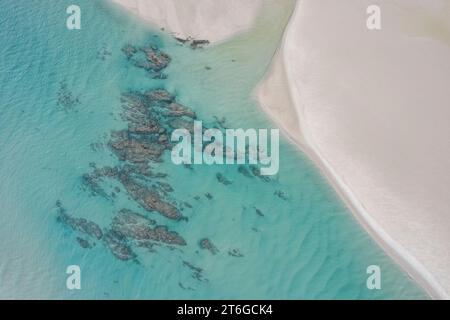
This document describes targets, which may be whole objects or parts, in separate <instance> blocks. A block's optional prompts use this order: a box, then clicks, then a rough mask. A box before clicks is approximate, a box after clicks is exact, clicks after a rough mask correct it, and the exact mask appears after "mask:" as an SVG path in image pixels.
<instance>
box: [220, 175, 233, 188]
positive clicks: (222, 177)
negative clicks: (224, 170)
mask: <svg viewBox="0 0 450 320" xmlns="http://www.w3.org/2000/svg"><path fill="white" fill-rule="evenodd" d="M216 178H217V181H219V182H220V183H221V184H223V185H226V186H228V185H230V184H232V183H233V182H231V181H230V180H228V179H227V178H226V177H225V176H224V175H223V174H221V173H220V172H219V173H217V174H216Z"/></svg>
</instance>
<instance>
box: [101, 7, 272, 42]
mask: <svg viewBox="0 0 450 320" xmlns="http://www.w3.org/2000/svg"><path fill="white" fill-rule="evenodd" d="M110 1H112V2H113V3H116V4H117V5H121V6H122V7H124V8H125V9H127V10H128V11H129V12H131V13H133V14H134V15H136V16H137V17H139V18H141V19H142V20H144V21H146V22H148V23H150V24H152V25H154V26H156V27H158V28H164V29H166V30H168V31H169V32H171V33H172V34H173V35H174V36H176V37H180V38H183V39H185V38H187V37H193V38H195V39H198V40H209V41H210V42H214V43H217V42H221V41H224V40H226V39H227V38H229V37H231V36H234V35H236V33H238V32H240V31H245V30H247V29H249V28H250V27H251V26H252V25H253V22H254V20H255V17H256V16H257V14H258V12H259V9H260V8H261V6H262V4H263V2H264V0H245V1H242V0H227V1H215V0H181V1H180V0H163V1H161V0H110Z"/></svg>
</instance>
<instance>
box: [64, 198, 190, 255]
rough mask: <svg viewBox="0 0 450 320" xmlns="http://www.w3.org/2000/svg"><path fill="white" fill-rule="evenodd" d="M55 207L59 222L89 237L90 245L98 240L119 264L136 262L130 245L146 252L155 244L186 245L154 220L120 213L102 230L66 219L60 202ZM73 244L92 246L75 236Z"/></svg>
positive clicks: (177, 236) (137, 214) (90, 223)
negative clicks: (127, 261) (146, 249)
mask: <svg viewBox="0 0 450 320" xmlns="http://www.w3.org/2000/svg"><path fill="white" fill-rule="evenodd" d="M56 206H57V209H58V221H59V222H61V223H63V224H64V225H66V226H67V227H70V228H71V229H72V230H74V231H77V232H79V233H80V234H82V235H84V236H88V237H90V238H91V239H93V241H95V240H101V241H102V242H103V243H104V244H105V245H106V247H108V248H109V249H110V251H111V253H112V254H113V255H114V256H115V257H116V258H118V259H120V260H136V259H137V256H136V254H135V253H134V252H133V250H132V245H136V246H139V247H146V248H149V249H151V248H152V247H153V246H154V245H158V244H167V245H170V246H185V245H186V241H185V240H184V239H183V238H182V237H181V236H180V235H179V234H178V233H176V232H174V231H170V230H169V229H168V228H167V227H166V226H161V225H156V221H155V220H153V219H150V218H148V217H146V216H144V215H142V214H139V213H136V212H133V211H131V210H128V209H122V210H120V212H119V214H118V215H117V216H116V217H114V219H113V220H112V223H111V226H110V227H109V228H107V229H104V230H102V229H101V227H100V226H99V225H98V224H96V223H94V222H92V221H89V220H87V219H85V218H76V217H73V216H71V215H69V214H68V213H67V212H66V210H65V208H63V207H62V205H61V202H60V201H58V202H57V203H56ZM76 240H77V242H78V243H79V244H80V246H81V247H82V248H85V249H88V248H92V246H93V245H94V244H95V243H94V244H92V243H91V242H90V241H89V240H86V239H85V238H82V237H80V236H77V237H76ZM136 261H137V260H136Z"/></svg>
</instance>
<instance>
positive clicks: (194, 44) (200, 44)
mask: <svg viewBox="0 0 450 320" xmlns="http://www.w3.org/2000/svg"><path fill="white" fill-rule="evenodd" d="M175 40H177V41H178V43H180V44H183V45H189V46H190V47H191V48H192V49H194V50H195V49H201V48H204V47H205V46H207V45H209V43H210V42H209V40H196V39H194V38H192V37H187V38H180V37H175Z"/></svg>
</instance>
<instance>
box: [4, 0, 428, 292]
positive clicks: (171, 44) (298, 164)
mask: <svg viewBox="0 0 450 320" xmlns="http://www.w3.org/2000/svg"><path fill="white" fill-rule="evenodd" d="M70 4H72V2H71V1H62V0H58V1H55V0H52V1H37V0H34V1H32V0H27V1H24V0H22V1H16V0H2V2H1V10H0V39H1V43H2V45H1V47H0V57H1V60H0V83H1V87H0V112H1V113H0V114H1V116H0V138H1V139H0V181H1V183H0V202H1V206H0V217H1V222H2V223H1V224H0V240H1V241H0V298H52V299H59V298H72V299H81V298H125V299H130V298H161V299H162V298H169V299H175V298H196V299H201V298H207V299H209V298H239V299H243V298H272V299H282V298H289V299H298V298H306V299H313V298H327V299H332V298H345V299H366V298H367V299H393V298H405V299H415V298H424V297H426V295H425V293H424V292H423V291H422V290H421V289H420V288H418V287H417V286H416V284H415V283H414V282H413V281H412V280H411V279H409V278H408V277H407V276H406V275H405V274H404V273H402V271H401V270H400V269H399V268H398V267H397V266H396V265H395V264H394V263H393V262H392V261H391V259H390V258H389V257H387V256H386V255H385V254H384V253H383V251H382V250H381V249H380V248H379V247H378V246H377V245H376V244H375V243H374V242H373V241H372V240H371V239H370V238H369V236H368V235H367V234H366V233H365V232H364V231H363V230H362V228H361V227H360V226H359V225H358V224H357V222H356V221H355V220H354V218H353V217H352V215H351V214H350V212H349V211H348V210H347V209H346V208H345V206H344V205H343V203H342V202H341V200H340V199H339V198H338V197H337V195H336V194H335V192H334V191H333V190H332V189H331V187H330V186H329V185H328V184H327V182H326V181H325V179H324V178H323V177H321V176H320V174H319V173H318V170H317V169H316V168H315V167H314V166H313V164H312V163H310V161H309V160H308V159H307V158H306V157H305V156H304V155H303V154H301V153H300V152H299V151H298V150H297V149H295V148H294V147H293V146H291V145H290V144H289V143H287V142H286V141H282V142H281V147H280V148H281V149H280V172H279V174H278V175H277V176H275V177H272V178H271V181H269V182H264V181H262V180H261V179H259V178H258V177H254V176H253V177H250V178H249V177H246V176H244V175H243V174H241V173H239V171H238V168H237V166H211V167H209V166H196V167H194V168H193V169H192V170H190V169H187V168H185V167H177V166H175V165H173V164H172V163H171V162H170V161H169V156H168V154H167V153H166V154H164V156H163V159H164V161H163V162H161V163H152V167H153V168H154V169H155V170H156V171H158V172H162V173H166V174H168V176H167V178H165V182H167V183H170V185H171V186H172V187H173V189H174V190H173V192H171V194H170V197H169V199H170V200H171V201H172V203H176V205H177V206H178V207H179V208H180V210H182V214H183V215H184V216H185V217H186V218H188V219H186V220H181V221H171V220H169V219H166V218H164V217H162V216H161V215H158V214H157V213H154V212H146V211H145V210H144V209H143V208H141V207H140V206H139V205H138V204H137V202H136V201H134V200H133V199H131V198H130V197H129V196H127V195H126V191H125V190H123V188H122V190H121V192H120V193H118V194H117V196H116V197H115V198H112V197H104V196H99V195H93V194H92V192H89V190H87V189H86V187H85V185H84V184H83V180H82V177H83V175H84V174H86V173H90V172H92V166H93V164H95V166H96V167H103V166H116V165H120V161H119V160H118V158H117V157H116V156H115V155H114V154H113V153H112V152H111V150H110V148H109V147H108V141H109V140H110V137H111V133H112V132H113V131H114V130H122V129H124V128H126V123H125V121H124V120H123V119H122V118H121V113H122V112H123V110H122V106H121V100H120V99H121V94H122V93H123V92H128V91H134V90H140V91H145V90H148V89H152V88H165V89H166V90H168V91H169V92H171V93H173V94H176V99H177V101H178V102H180V103H182V104H183V105H186V106H189V107H190V108H192V109H193V110H195V112H196V113H197V116H198V118H199V119H202V120H204V121H206V122H209V123H214V121H216V120H215V119H216V118H215V117H217V118H219V119H221V118H226V126H227V127H230V128H239V127H244V128H270V127H271V123H270V122H269V121H268V119H267V118H266V116H265V115H263V114H262V113H261V111H260V109H259V107H258V105H257V104H256V102H255V101H254V100H253V98H252V95H251V94H252V91H253V89H254V87H255V86H256V85H257V83H258V81H259V80H260V79H261V78H262V77H263V75H264V72H265V70H266V69H267V67H268V65H269V63H270V59H271V57H272V55H273V53H274V51H275V49H276V46H277V43H278V41H279V39H280V37H281V33H282V29H283V27H284V25H285V23H286V22H287V19H288V17H289V14H290V12H291V10H292V6H293V2H292V1H288V0H287V1H272V2H269V3H268V5H267V7H266V8H265V9H264V10H263V12H262V13H261V16H260V18H259V20H258V21H257V23H256V26H255V27H254V29H252V30H251V31H249V32H248V33H245V34H242V35H239V36H237V37H235V38H234V39H231V40H230V41H227V42H225V43H222V44H219V45H217V46H211V47H209V48H207V49H200V50H192V49H190V48H189V47H187V46H180V45H179V44H177V43H176V41H175V40H173V39H172V38H171V37H170V36H169V35H167V34H166V33H164V32H161V31H160V30H154V29H151V28H149V27H147V26H145V25H143V24H141V23H140V22H138V21H136V20H134V19H132V18H131V17H129V16H127V15H125V14H123V13H121V12H119V10H118V9H117V8H115V7H112V6H110V5H109V4H107V3H106V2H104V1H87V0H79V1H77V4H78V5H79V6H80V7H81V10H82V30H74V31H69V30H67V29H66V27H65V22H66V17H67V15H66V13H65V9H66V7H67V6H68V5H70ZM148 43H152V44H154V45H157V46H158V47H159V48H160V49H161V50H163V51H164V52H166V53H168V54H169V55H170V56H171V58H172V61H171V63H170V65H169V67H168V68H167V69H165V70H164V74H165V75H167V79H151V77H149V75H148V74H147V73H146V72H145V71H144V70H142V69H139V68H136V67H135V66H133V65H132V64H130V62H129V61H127V59H126V58H125V56H124V54H123V53H122V51H121V49H122V48H123V46H124V45H126V44H134V45H136V46H140V45H142V46H143V45H146V44H148ZM217 173H221V174H222V175H223V176H225V177H226V178H227V179H228V180H229V181H231V182H232V184H231V185H224V184H222V183H219V182H218V179H217V178H216V175H217ZM111 183H116V182H111ZM115 186H117V187H118V188H121V186H120V184H117V183H116V184H115ZM280 191H281V192H282V197H279V196H277V193H279V192H280ZM208 193H209V194H210V195H211V196H212V199H208V197H206V196H205V194H208ZM57 201H60V202H61V203H62V205H63V206H64V208H65V210H66V211H67V213H69V214H70V215H71V216H73V217H83V218H86V219H89V220H91V221H93V222H95V223H96V224H98V225H99V226H100V227H101V228H102V229H106V228H108V226H109V225H110V224H111V221H112V220H113V218H114V217H115V216H116V215H117V213H118V211H119V210H120V209H122V208H128V209H131V210H134V211H136V212H139V213H141V214H144V215H147V216H148V217H150V218H152V219H155V220H156V221H157V223H158V224H162V225H166V226H168V227H169V228H170V229H171V230H173V231H176V232H177V233H178V234H179V235H181V236H182V237H183V238H184V239H185V241H186V242H187V245H186V246H182V247H175V246H164V245H160V246H156V247H155V249H154V250H153V251H149V250H145V249H144V248H137V247H133V250H134V252H135V254H136V257H137V258H136V259H135V260H134V261H131V260H130V261H122V260H120V259H117V258H116V257H115V256H114V255H113V254H112V253H111V251H110V250H109V249H108V247H107V246H106V245H105V244H104V243H103V242H102V241H94V240H89V241H91V243H95V246H94V247H92V248H90V249H84V248H82V247H81V246H80V245H79V244H78V242H77V241H76V238H77V236H83V237H84V235H82V234H81V233H80V232H78V231H74V230H72V229H71V228H70V227H68V226H67V225H65V224H63V223H61V222H59V221H58V220H57V216H58V209H57V207H56V205H55V204H56V202H57ZM183 203H189V206H187V205H182V204H183ZM255 208H257V209H258V210H259V212H260V213H262V214H263V216H261V215H259V214H257V211H256V209H255ZM85 238H86V237H85ZM204 238H208V239H210V240H211V241H212V242H213V243H214V245H215V246H216V247H217V250H218V252H217V253H216V254H212V253H211V252H209V251H207V250H202V249H201V248H200V246H199V242H200V240H201V239H204ZM230 253H231V254H230ZM186 262H188V264H186ZM68 265H79V266H80V268H81V271H82V278H81V281H82V282H81V283H82V289H81V290H74V291H70V290H68V289H67V288H66V277H67V274H66V268H67V266H68ZM189 265H191V266H195V268H198V269H193V268H192V267H189ZM369 265H379V266H380V267H381V270H382V289H381V290H368V289H367V288H366V279H367V274H366V268H367V266H369ZM200 269H201V271H199V270H200Z"/></svg>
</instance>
